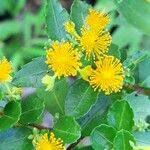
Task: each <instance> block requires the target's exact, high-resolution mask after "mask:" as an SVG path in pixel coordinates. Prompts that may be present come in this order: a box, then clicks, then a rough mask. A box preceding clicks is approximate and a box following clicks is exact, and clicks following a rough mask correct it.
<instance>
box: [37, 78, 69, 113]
mask: <svg viewBox="0 0 150 150" xmlns="http://www.w3.org/2000/svg"><path fill="white" fill-rule="evenodd" d="M67 91H68V84H67V82H66V80H65V79H61V80H58V81H55V86H54V88H53V90H52V91H45V89H39V90H38V91H37V93H38V96H39V97H40V98H41V99H43V100H44V101H45V106H46V109H47V110H48V111H49V112H50V113H52V114H53V115H55V114H56V113H60V114H64V105H65V100H66V96H67Z"/></svg>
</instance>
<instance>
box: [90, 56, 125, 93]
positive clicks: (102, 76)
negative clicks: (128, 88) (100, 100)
mask: <svg viewBox="0 0 150 150" xmlns="http://www.w3.org/2000/svg"><path fill="white" fill-rule="evenodd" d="M96 67H97V68H96V69H95V70H93V72H92V73H91V77H90V84H91V85H92V87H93V88H94V89H95V90H96V89H99V91H101V90H102V91H104V92H105V94H111V93H112V92H119V91H120V89H122V86H123V79H124V70H123V66H122V64H121V63H120V61H119V60H118V59H117V58H114V57H113V56H105V57H103V58H101V59H100V60H99V61H97V62H96Z"/></svg>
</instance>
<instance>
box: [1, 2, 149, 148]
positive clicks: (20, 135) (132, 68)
mask: <svg viewBox="0 0 150 150" xmlns="http://www.w3.org/2000/svg"><path fill="white" fill-rule="evenodd" d="M17 1H18V2H17V5H16V2H14V1H13V0H5V1H1V2H0V15H3V14H4V13H5V12H6V11H8V12H9V13H10V15H11V16H12V18H11V19H8V20H4V21H3V22H0V33H1V34H0V56H1V57H3V56H6V57H7V58H9V60H11V62H12V66H13V70H14V71H13V74H11V76H12V80H11V81H8V82H3V81H1V78H0V149H2V150H4V149H6V147H7V150H25V149H27V150H33V149H34V147H36V142H37V141H38V140H39V139H40V138H39V137H40V136H41V135H44V134H45V133H47V134H49V133H51V132H53V133H54V134H55V137H56V139H59V138H61V139H62V140H63V144H64V145H65V146H66V150H71V149H72V150H86V149H87V150H88V149H89V150H92V149H94V150H104V149H105V150H132V149H133V150H140V149H138V148H139V147H142V148H143V149H142V150H144V146H150V142H149V141H148V139H149V137H150V130H149V126H150V117H149V116H150V71H149V67H150V51H149V48H150V44H149V42H150V37H149V35H150V28H149V27H150V20H149V19H148V18H150V2H149V0H143V1H142V0H139V1H136V0H123V1H121V0H113V1H110V0H98V1H97V3H96V4H95V8H96V9H98V10H99V9H100V10H105V11H106V12H107V13H109V16H110V20H111V23H110V25H109V26H108V29H109V30H110V32H111V35H112V44H111V45H110V47H109V49H108V55H111V56H112V57H113V58H117V60H118V59H120V60H121V62H120V64H122V66H123V70H124V72H123V73H124V75H123V77H124V81H123V87H121V88H120V89H119V90H118V91H115V93H113V92H110V93H106V92H105V91H102V90H101V91H98V90H96V88H95V90H94V89H93V87H92V86H91V85H92V84H91V83H89V82H88V81H89V80H88V79H89V78H88V77H87V76H86V75H87V74H86V71H85V74H82V73H83V72H82V71H81V70H82V69H83V68H84V67H87V65H90V66H91V68H92V69H93V70H94V69H95V68H96V67H97V66H96V64H95V60H93V59H94V58H93V59H90V61H89V60H88V59H86V57H85V56H84V53H82V52H80V54H81V53H82V54H81V56H82V59H81V63H82V64H83V66H82V67H83V68H82V67H81V68H80V69H79V68H78V72H77V73H76V74H75V76H74V77H66V76H65V77H64V76H61V77H60V78H59V77H58V78H57V75H56V74H55V71H54V69H52V67H51V68H50V67H49V66H48V65H47V63H46V57H45V54H46V52H45V49H46V50H48V49H50V48H51V46H53V41H59V42H61V41H66V42H68V41H69V42H71V43H72V45H73V46H74V47H75V50H76V49H79V50H81V49H80V46H79V45H78V38H79V37H80V36H81V35H82V30H80V29H81V28H82V27H84V26H83V25H84V24H85V18H86V17H87V15H88V13H89V9H91V8H92V6H90V5H88V4H86V3H85V2H82V1H80V0H74V2H73V4H72V6H71V10H70V13H68V12H67V10H66V9H65V8H63V7H62V5H61V4H60V2H59V1H58V0H46V1H43V3H42V6H41V7H40V8H39V10H38V12H37V13H31V12H28V11H23V8H24V7H25V5H26V1H25V0H17ZM44 9H45V11H44ZM44 12H45V13H46V14H44ZM18 15H21V16H18ZM44 16H45V18H44ZM19 17H21V18H22V19H21V20H20V19H18V18H19ZM67 21H69V22H70V21H72V22H73V23H74V25H75V30H76V31H77V32H76V33H75V34H74V33H73V32H72V35H71V34H68V33H67V31H65V26H64V24H65V23H66V22H67ZM43 25H45V26H46V28H43ZM32 28H34V32H33V31H32ZM45 30H46V32H47V33H46V32H45ZM95 30H96V29H95ZM73 34H74V35H73ZM47 35H48V37H47ZM20 37H21V38H20ZM76 37H78V38H77V39H76ZM89 38H91V37H89ZM45 42H47V43H46V44H44V43H45ZM103 56H104V55H103ZM33 58H34V59H33ZM31 59H32V60H31ZM59 59H60V58H58V61H59ZM23 64H24V65H23ZM68 64H70V62H69V63H68ZM68 64H65V65H68ZM0 65H1V62H0ZM56 66H57V65H56ZM58 67H60V66H58ZM79 67H80V66H79ZM60 68H61V67H60ZM0 69H1V67H0ZM0 71H1V70H0ZM67 71H68V70H67ZM107 73H108V72H107ZM1 75H3V74H2V72H0V76H1ZM45 75H48V77H50V78H48V79H49V80H46V82H48V83H47V84H48V85H51V89H50V90H47V88H46V86H47V84H44V83H46V82H43V79H44V77H45ZM51 77H52V78H51ZM83 77H85V78H83ZM106 82H107V81H105V83H106ZM26 92H29V93H27V94H26ZM54 139H55V138H54ZM84 140H85V141H86V142H83V141H84ZM80 141H82V142H80ZM55 142H56V141H55ZM10 143H11V144H10ZM58 143H61V142H60V141H59V142H58ZM45 150H46V149H45ZM58 150H59V149H58Z"/></svg>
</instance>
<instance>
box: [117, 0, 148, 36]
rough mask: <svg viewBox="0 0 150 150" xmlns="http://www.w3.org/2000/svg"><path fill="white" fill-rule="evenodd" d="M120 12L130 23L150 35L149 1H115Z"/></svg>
mask: <svg viewBox="0 0 150 150" xmlns="http://www.w3.org/2000/svg"><path fill="white" fill-rule="evenodd" d="M114 2H115V4H116V6H117V8H118V10H119V12H121V13H122V15H123V16H124V17H125V18H126V19H127V21H128V22H129V23H131V24H132V25H134V26H135V27H137V28H139V29H141V30H142V31H143V32H144V33H146V34H148V35H150V28H149V26H150V19H147V18H150V4H149V2H148V0H138V1H137V0H114Z"/></svg>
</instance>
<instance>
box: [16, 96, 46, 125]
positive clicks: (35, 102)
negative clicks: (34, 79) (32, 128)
mask: <svg viewBox="0 0 150 150" xmlns="http://www.w3.org/2000/svg"><path fill="white" fill-rule="evenodd" d="M21 106H22V114H21V117H20V120H19V122H20V123H22V124H29V123H33V122H35V121H37V120H38V119H39V118H40V116H41V115H42V113H43V111H44V107H45V105H44V101H43V99H40V98H39V97H38V96H36V95H30V96H28V97H27V98H25V99H24V100H23V101H22V102H21Z"/></svg>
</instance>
